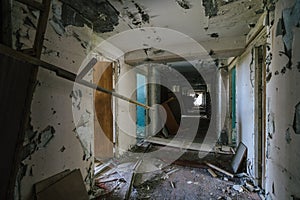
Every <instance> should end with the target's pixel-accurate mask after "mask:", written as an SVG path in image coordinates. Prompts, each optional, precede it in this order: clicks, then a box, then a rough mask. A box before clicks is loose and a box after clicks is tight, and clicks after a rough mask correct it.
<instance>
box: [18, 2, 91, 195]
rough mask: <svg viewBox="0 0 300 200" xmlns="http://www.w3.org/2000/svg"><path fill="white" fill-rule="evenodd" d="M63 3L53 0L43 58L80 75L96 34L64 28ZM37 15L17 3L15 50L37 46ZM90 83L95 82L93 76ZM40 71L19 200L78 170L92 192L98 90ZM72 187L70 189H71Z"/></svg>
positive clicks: (19, 182) (26, 143) (19, 175)
mask: <svg viewBox="0 0 300 200" xmlns="http://www.w3.org/2000/svg"><path fill="white" fill-rule="evenodd" d="M62 7H63V4H62V3H61V2H59V1H57V0H53V1H52V4H51V8H52V9H50V15H49V21H48V26H47V30H46V34H45V40H44V46H43V51H42V56H41V59H42V60H44V61H46V62H49V63H51V64H54V65H57V66H60V67H62V68H64V69H66V70H69V71H72V72H74V73H77V71H78V70H79V67H80V66H81V64H82V62H83V60H84V59H85V57H86V55H87V54H88V52H89V50H90V47H91V45H92V42H91V41H92V35H93V34H92V30H91V29H90V28H89V27H88V26H87V25H86V24H83V25H82V26H80V27H75V26H72V25H69V26H68V24H64V26H62V25H61V23H60V21H59V19H60V18H61V17H62V16H61V9H62ZM37 18H38V12H37V11H34V10H31V9H29V8H27V6H25V5H23V4H20V3H17V2H15V3H14V5H13V20H14V24H13V26H14V27H13V38H14V47H15V48H17V49H26V48H30V47H32V43H33V41H34V34H35V29H36V22H37ZM85 79H86V80H92V74H91V73H89V74H88V75H87V76H86V77H85ZM73 86H74V85H73V83H72V82H70V81H68V80H65V79H62V78H59V77H57V76H56V75H55V74H54V73H53V72H50V71H48V70H45V69H42V68H39V72H38V75H37V83H36V88H35V92H34V95H33V100H32V103H31V114H30V126H29V128H28V129H27V131H26V134H25V140H24V143H23V155H22V163H21V165H20V169H19V173H18V177H17V180H16V187H15V199H24V200H27V199H33V185H34V184H35V183H36V182H39V181H41V180H43V179H45V178H48V177H50V176H52V175H54V174H57V173H59V172H61V171H64V170H66V169H71V170H72V169H75V168H79V169H80V170H81V173H82V176H83V180H84V182H85V184H86V187H87V190H89V189H90V186H91V185H92V183H93V182H92V173H93V162H94V161H93V149H94V147H93V145H94V142H93V140H94V135H93V134H94V130H93V127H94V125H93V113H94V111H93V91H92V90H91V89H88V88H86V87H83V86H77V87H74V88H73ZM66 187H67V186H66Z"/></svg>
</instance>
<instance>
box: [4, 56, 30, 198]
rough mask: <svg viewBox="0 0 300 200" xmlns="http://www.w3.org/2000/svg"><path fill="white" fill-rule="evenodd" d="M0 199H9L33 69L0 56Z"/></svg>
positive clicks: (20, 143) (26, 114) (12, 186)
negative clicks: (0, 161)
mask: <svg viewBox="0 0 300 200" xmlns="http://www.w3.org/2000/svg"><path fill="white" fill-rule="evenodd" d="M0 66H1V67H0V90H1V98H0V113H1V114H0V124H1V134H2V138H1V141H0V155H1V159H3V162H4V161H5V164H2V165H1V166H0V177H1V187H0V199H12V198H13V188H14V186H15V177H16V174H17V171H18V166H19V165H18V164H17V163H18V160H19V157H20V156H18V155H20V154H19V153H20V151H21V147H22V141H23V139H24V129H25V128H26V127H25V123H26V119H27V116H28V115H29V111H30V104H31V98H32V94H33V87H34V82H32V81H33V80H34V79H35V71H36V67H34V66H32V65H31V64H27V63H24V62H20V61H17V60H15V59H12V58H9V57H7V56H4V55H2V54H0Z"/></svg>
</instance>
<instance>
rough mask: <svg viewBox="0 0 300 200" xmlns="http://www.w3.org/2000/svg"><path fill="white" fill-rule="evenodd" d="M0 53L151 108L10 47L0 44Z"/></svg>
mask: <svg viewBox="0 0 300 200" xmlns="http://www.w3.org/2000/svg"><path fill="white" fill-rule="evenodd" d="M0 53H1V54H3V55H6V56H8V57H11V58H14V59H16V60H19V61H21V62H22V61H23V62H24V61H25V62H28V63H30V64H32V65H36V66H39V67H41V68H44V69H47V70H50V71H53V72H55V73H56V75H57V76H59V77H61V78H64V79H67V80H69V81H72V82H76V83H79V84H81V85H84V86H86V87H89V88H92V89H95V90H97V91H99V92H103V93H106V94H110V95H112V96H114V97H117V98H119V99H122V100H124V101H128V102H129V103H132V104H135V105H138V106H141V107H144V108H146V109H150V108H151V107H150V106H148V105H145V104H142V103H140V102H137V101H135V100H133V99H130V98H128V97H125V96H123V95H121V94H118V93H116V92H115V91H111V90H108V89H105V88H102V87H99V86H98V85H95V84H93V83H90V82H88V81H85V80H82V79H78V78H77V75H76V74H75V73H72V72H69V71H67V70H65V69H62V68H60V67H57V66H55V65H52V64H50V63H47V62H45V61H42V60H40V59H38V58H35V57H32V56H29V55H26V54H24V53H22V52H19V51H17V50H14V49H12V48H10V47H7V46H5V45H3V44H0Z"/></svg>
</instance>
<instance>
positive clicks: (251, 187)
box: [245, 181, 254, 192]
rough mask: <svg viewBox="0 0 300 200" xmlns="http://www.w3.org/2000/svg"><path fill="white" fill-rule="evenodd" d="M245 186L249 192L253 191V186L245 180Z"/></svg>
mask: <svg viewBox="0 0 300 200" xmlns="http://www.w3.org/2000/svg"><path fill="white" fill-rule="evenodd" d="M245 184H246V188H247V189H248V190H249V191H250V192H253V191H254V186H253V185H252V184H251V183H248V182H247V181H246V183H245Z"/></svg>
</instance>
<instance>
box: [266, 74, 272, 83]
mask: <svg viewBox="0 0 300 200" xmlns="http://www.w3.org/2000/svg"><path fill="white" fill-rule="evenodd" d="M271 78H272V72H269V73H268V75H267V77H266V81H267V83H269V82H270V80H271Z"/></svg>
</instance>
